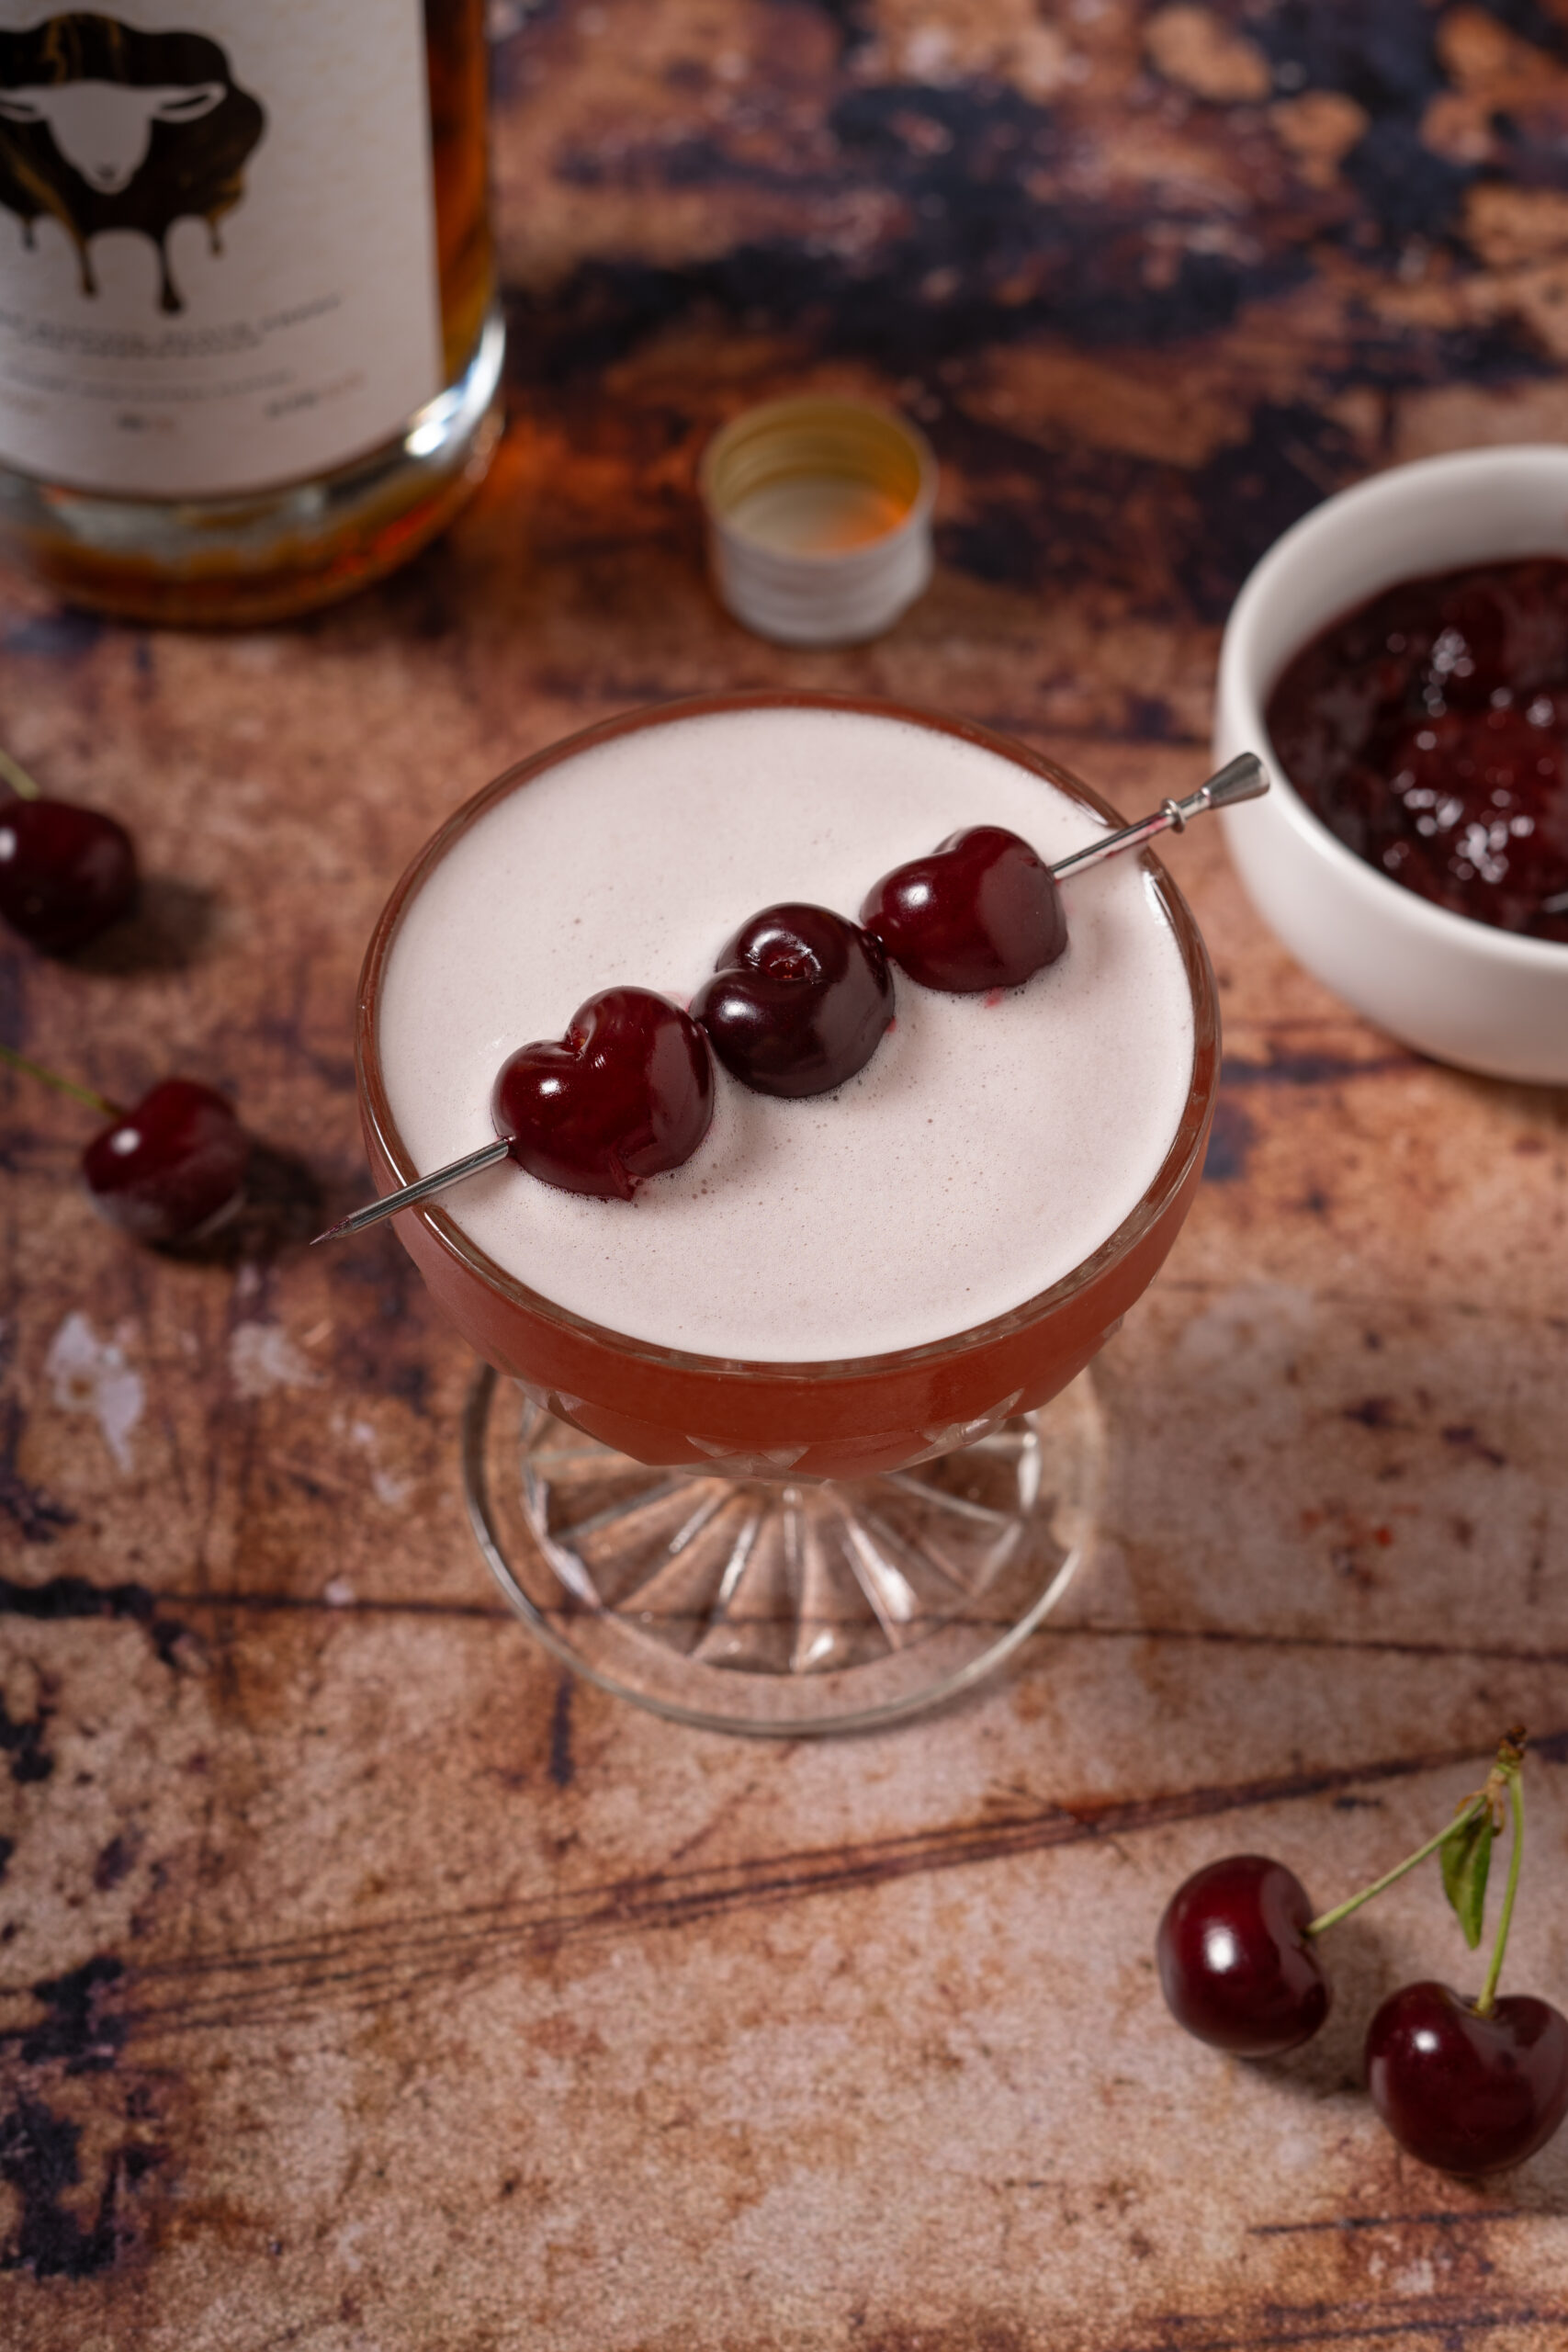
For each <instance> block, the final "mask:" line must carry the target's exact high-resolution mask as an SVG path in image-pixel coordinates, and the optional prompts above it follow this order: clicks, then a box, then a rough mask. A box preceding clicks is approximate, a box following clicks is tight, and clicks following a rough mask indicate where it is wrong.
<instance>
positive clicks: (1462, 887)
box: [1268, 556, 1568, 943]
mask: <svg viewBox="0 0 1568 2352" xmlns="http://www.w3.org/2000/svg"><path fill="white" fill-rule="evenodd" d="M1268 724H1269V735H1270V737H1271V738H1272V741H1273V744H1274V748H1275V750H1276V752H1278V753H1279V756H1280V763H1281V764H1282V765H1283V767H1284V769H1285V771H1286V773H1287V775H1289V777H1290V779H1291V782H1292V784H1293V785H1294V786H1295V787H1296V790H1297V791H1298V792H1299V793H1300V794H1301V796H1302V797H1303V800H1304V801H1305V802H1306V803H1307V806H1308V807H1309V808H1310V809H1313V810H1314V813H1315V814H1316V815H1317V816H1319V817H1321V818H1322V820H1323V821H1324V823H1325V825H1327V826H1328V827H1329V829H1330V831H1333V832H1335V833H1337V835H1338V837H1339V839H1340V840H1341V841H1342V842H1345V843H1346V845H1347V846H1348V848H1350V849H1352V850H1354V851H1355V852H1356V854H1357V855H1358V856H1359V857H1363V858H1365V859H1366V860H1367V862H1368V864H1369V865H1375V866H1378V867H1380V868H1381V869H1382V872H1383V873H1384V874H1387V875H1391V876H1393V879H1394V880H1395V881H1396V882H1402V883H1404V885H1405V887H1406V888H1409V889H1412V890H1417V891H1419V892H1420V894H1421V896H1422V897H1423V898H1425V899H1431V900H1432V901H1433V902H1434V903H1435V904H1436V905H1438V906H1440V907H1447V908H1448V909H1449V910H1450V912H1451V913H1454V914H1461V915H1472V916H1474V917H1475V918H1476V919H1477V920H1478V921H1480V922H1489V923H1495V924H1496V925H1497V926H1498V927H1499V928H1500V929H1502V930H1505V931H1517V932H1523V933H1527V934H1529V936H1530V937H1532V938H1536V939H1555V940H1561V941H1563V942H1565V943H1568V562H1563V561H1562V560H1560V559H1558V558H1556V557H1551V556H1537V557H1531V558H1529V559H1528V560H1524V561H1521V562H1517V563H1491V564H1482V565H1479V566H1476V567H1473V568H1472V569H1471V570H1469V571H1450V572H1444V573H1442V574H1441V575H1439V576H1438V577H1436V578H1432V579H1425V580H1406V581H1402V582H1400V583H1399V584H1398V585H1397V586H1395V587H1393V588H1386V589H1384V590H1383V592H1382V594H1381V595H1378V596H1375V597H1373V598H1372V599H1371V602H1370V603H1368V604H1365V605H1359V606H1358V607H1357V609H1356V610H1355V611H1354V612H1352V613H1348V614H1346V615H1345V616H1344V617H1343V618H1342V619H1339V620H1337V621H1335V622H1334V623H1333V624H1332V626H1331V627H1329V628H1326V629H1324V630H1322V631H1321V632H1320V633H1319V635H1318V636H1316V637H1315V638H1314V639H1313V640H1312V642H1311V644H1310V645H1308V646H1306V647H1305V648H1304V649H1303V651H1302V652H1300V653H1298V654H1297V655H1296V657H1295V659H1294V660H1293V661H1292V662H1291V663H1290V665H1289V667H1288V668H1287V669H1286V670H1285V672H1284V673H1283V675H1282V676H1281V677H1280V682H1279V684H1277V685H1276V686H1275V688H1274V691H1273V693H1272V695H1270V696H1269V709H1268Z"/></svg>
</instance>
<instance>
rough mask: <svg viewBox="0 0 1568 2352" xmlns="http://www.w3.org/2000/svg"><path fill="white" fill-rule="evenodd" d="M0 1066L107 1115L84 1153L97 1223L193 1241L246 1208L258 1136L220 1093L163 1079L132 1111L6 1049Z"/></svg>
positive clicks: (155, 1238)
mask: <svg viewBox="0 0 1568 2352" xmlns="http://www.w3.org/2000/svg"><path fill="white" fill-rule="evenodd" d="M0 1061H3V1062H6V1063H8V1064H9V1065H10V1066H11V1068H13V1069H20V1070H24V1071H26V1072H27V1074H28V1076H29V1077H31V1078H37V1079H40V1080H42V1081H43V1083H44V1085H46V1086H50V1087H52V1088H53V1089H54V1090H55V1091H56V1092H57V1093H60V1094H69V1095H71V1096H72V1097H73V1099H74V1100H75V1101H76V1102H78V1103H86V1104H87V1106H88V1108H89V1109H91V1110H95V1111H98V1112H101V1113H102V1114H104V1115H105V1116H107V1119H108V1120H109V1122H110V1124H109V1125H107V1127H105V1128H104V1129H103V1130H102V1131H101V1133H99V1134H98V1135H96V1136H94V1137H93V1139H92V1141H91V1142H90V1143H89V1144H88V1145H87V1147H86V1148H85V1150H84V1152H83V1154H82V1160H81V1167H82V1174H83V1178H84V1180H85V1183H86V1186H87V1190H88V1192H89V1193H90V1194H91V1195H92V1200H93V1205H94V1207H95V1208H96V1210H97V1211H98V1213H99V1215H100V1216H104V1217H107V1219H108V1222H109V1223H110V1224H111V1225H118V1227H120V1228H121V1230H122V1231H124V1232H126V1233H129V1234H130V1236H131V1238H133V1239H134V1240H137V1241H146V1242H151V1243H154V1244H161V1243H166V1242H172V1241H188V1240H190V1239H192V1238H196V1237H197V1236H198V1235H200V1234H201V1233H203V1232H205V1231H207V1230H209V1229H210V1228H211V1227H214V1226H216V1225H218V1224H220V1222H221V1221H222V1219H223V1217H224V1216H225V1215H226V1214H227V1213H228V1212H229V1211H230V1210H231V1209H233V1208H235V1207H237V1206H238V1204H239V1203H240V1200H241V1198H242V1196H243V1192H244V1183H245V1171H246V1169H247V1168H248V1167H249V1165H250V1158H251V1138H250V1136H248V1135H247V1134H246V1132H245V1129H244V1128H243V1126H242V1125H241V1124H240V1120H239V1117H238V1115H237V1114H236V1112H235V1110H234V1107H233V1105H232V1103H230V1102H229V1101H228V1099H227V1097H226V1096H224V1095H221V1094H220V1093H219V1092H218V1091H216V1089H215V1088H213V1087H210V1086H202V1085H200V1084H198V1083H197V1080H195V1079H189V1078H165V1079H161V1080H159V1082H158V1084H157V1085H156V1086H154V1087H152V1088H150V1089H149V1091H147V1092H146V1093H145V1094H144V1095H143V1096H142V1097H141V1101H140V1102H139V1103H134V1104H133V1105H132V1107H131V1108H130V1110H129V1111H127V1110H124V1109H122V1108H121V1107H120V1105H119V1104H118V1103H111V1102H110V1101H109V1099H108V1097H107V1095H103V1094H97V1093H95V1092H94V1091H93V1090H92V1089H91V1088H90V1087H85V1086H78V1085H76V1084H75V1083H74V1081H73V1080H71V1079H66V1078H61V1077H60V1076H59V1075H58V1074H57V1073H56V1072H55V1071H53V1070H50V1069H44V1068H43V1067H42V1066H41V1065H40V1064H39V1063H38V1062H33V1061H28V1059H27V1057H25V1056H24V1055H22V1054H18V1053H16V1052H14V1051H13V1050H12V1049H11V1047H10V1046H0Z"/></svg>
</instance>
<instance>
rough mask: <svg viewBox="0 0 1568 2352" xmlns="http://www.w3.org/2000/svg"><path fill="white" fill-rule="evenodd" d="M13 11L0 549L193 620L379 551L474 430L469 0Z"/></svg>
mask: <svg viewBox="0 0 1568 2352" xmlns="http://www.w3.org/2000/svg"><path fill="white" fill-rule="evenodd" d="M38 7H39V0H0V552H3V553H4V554H5V556H6V559H7V560H10V561H12V562H15V563H20V564H21V565H23V566H25V567H26V568H27V569H28V570H29V571H31V572H33V573H34V574H35V575H37V576H38V577H40V578H42V579H44V580H46V581H47V582H50V583H51V585H52V586H54V587H55V588H57V589H58V590H59V591H60V592H61V594H62V595H64V596H66V597H68V598H70V599H71V600H73V602H76V603H81V604H86V605H96V606H98V607H100V608H101V609H104V610H106V611H109V612H114V613H119V614H123V615H126V616H130V617H132V618H136V619H141V620H152V621H169V622H178V623H197V624H209V625H214V624H217V625H222V624H229V625H246V624H249V623H253V622H257V621H265V620H270V619H276V618H279V617H282V616H287V615H288V614H290V613H297V612H301V611H305V610H307V609H309V608H310V606H312V605H321V604H326V603H328V602H330V601H332V600H333V599H334V598H336V597H338V596H342V595H345V594H348V593H349V592H350V591H351V590H353V589H355V588H356V587H358V586H360V585H361V584H362V583H364V582H367V581H369V580H373V579H375V578H377V577H378V575H380V574H381V573H383V572H385V571H389V570H390V569H391V568H392V567H393V566H394V565H395V564H398V563H400V562H402V561H403V560H405V559H406V558H407V557H409V556H411V555H412V554H413V553H414V552H415V551H416V550H417V549H418V548H421V547H423V545H424V544H425V542H426V541H427V540H428V539H430V538H431V537H433V536H434V534H435V533H436V532H437V531H439V530H440V529H441V528H442V527H443V526H445V525H446V523H447V522H448V521H450V519H451V517H452V516H453V515H455V514H456V512H457V508H458V507H459V506H460V505H461V504H462V503H463V501H464V499H465V498H466V497H467V496H468V493H469V492H470V491H471V490H472V489H473V488H474V487H475V486H476V484H477V483H478V481H479V480H480V479H481V478H482V476H483V474H484V471H485V469H486V468H487V466H488V465H489V462H490V459H491V454H492V453H493V450H494V447H495V444H496V441H497V439H498V437H499V435H500V430H501V421H500V402H499V385H500V379H501V367H502V345H503V334H502V324H501V319H500V313H499V310H498V308H497V306H496V301H495V290H494V270H493V260H492V252H491V234H490V220H489V209H488V188H487V150H486V135H485V131H486V124H485V101H486V84H487V72H486V48H485V28H484V0H107V9H106V11H105V12H104V13H99V12H97V11H96V10H95V11H92V12H87V11H83V10H62V11H60V12H59V13H57V14H55V15H52V16H47V17H39V13H38ZM108 10H112V13H108V12H107V11H108Z"/></svg>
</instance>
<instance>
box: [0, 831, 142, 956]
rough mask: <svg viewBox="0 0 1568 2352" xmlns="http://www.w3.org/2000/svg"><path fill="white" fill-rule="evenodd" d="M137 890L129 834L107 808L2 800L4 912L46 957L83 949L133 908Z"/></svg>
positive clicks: (0, 891) (0, 901) (0, 905)
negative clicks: (108, 815) (106, 811)
mask: <svg viewBox="0 0 1568 2352" xmlns="http://www.w3.org/2000/svg"><path fill="white" fill-rule="evenodd" d="M136 888H137V874H136V852H135V849H134V848H133V846H132V844H131V839H130V834H129V833H128V832H127V831H126V830H125V827H124V826H123V825H118V824H117V823H116V822H115V820H114V819H113V818H112V817H106V816H105V815H104V813H103V811H102V810H101V809H81V808H78V807H77V806H76V804H75V802H74V801H71V800H47V799H42V798H40V799H37V800H24V799H23V798H21V797H19V796H18V797H16V798H15V799H11V800H7V801H6V802H5V803H4V804H0V916H4V917H5V920H6V922H8V923H9V924H10V926H11V928H12V930H13V931H17V932H20V933H21V935H22V937H23V938H24V939H26V940H28V941H29V942H30V944H32V945H33V946H34V947H40V948H42V949H43V951H44V953H45V954H46V955H49V956H68V955H69V954H70V953H71V952H72V950H73V948H77V947H85V946H86V944H87V943H88V941H89V940H93V939H96V937H97V935H98V933H100V932H101V931H107V929H108V926H109V925H110V923H111V922H118V920H119V918H120V916H121V915H123V914H128V913H129V912H130V908H131V906H132V904H133V902H134V900H135V898H136Z"/></svg>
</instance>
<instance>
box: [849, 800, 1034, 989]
mask: <svg viewBox="0 0 1568 2352" xmlns="http://www.w3.org/2000/svg"><path fill="white" fill-rule="evenodd" d="M860 919H861V921H862V922H863V924H864V925H865V927H866V929H867V931H869V932H871V933H873V934H874V937H876V938H877V939H879V940H880V941H881V942H882V944H883V946H884V947H885V948H886V951H887V953H888V955H889V956H891V957H892V959H893V961H894V962H895V963H896V964H897V966H898V967H899V969H900V970H901V971H905V972H908V975H909V978H911V979H912V980H918V981H919V983H920V985H921V987H922V988H928V989H944V990H946V991H948V992H950V993H952V994H954V995H958V996H976V995H980V994H982V993H984V992H985V991H986V990H987V989H1016V988H1020V987H1021V986H1022V984H1023V982H1024V981H1025V980H1028V979H1032V978H1033V977H1034V975H1035V973H1036V972H1040V971H1043V970H1044V968H1045V967H1046V965H1047V964H1054V963H1055V960H1056V958H1057V956H1060V954H1061V953H1062V950H1063V949H1064V948H1065V947H1066V944H1067V918H1066V914H1065V913H1064V912H1063V910H1062V894H1061V892H1060V890H1059V889H1058V888H1056V882H1055V876H1054V875H1053V874H1052V872H1051V869H1050V867H1049V866H1048V865H1046V864H1045V861H1044V859H1043V857H1041V856H1040V855H1039V854H1038V852H1037V851H1035V850H1033V849H1032V848H1031V847H1030V845H1029V843H1028V842H1026V841H1023V840H1021V838H1020V836H1019V835H1018V834H1017V833H1010V832H1008V831H1005V830H1004V829H1003V827H1001V826H1000V825H972V826H970V828H969V829H968V831H965V832H958V833H950V834H949V835H948V837H947V839H946V841H944V842H942V846H941V848H940V849H938V850H936V851H934V852H933V853H932V854H931V856H930V857H917V858H914V859H912V860H911V862H910V863H909V864H908V865H899V866H896V867H895V868H894V870H893V872H892V873H891V874H885V875H884V876H883V877H882V879H881V881H880V882H878V883H876V884H875V885H874V888H872V889H870V890H869V891H868V892H867V893H866V897H865V900H864V903H863V906H862V908H861V910H860Z"/></svg>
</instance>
